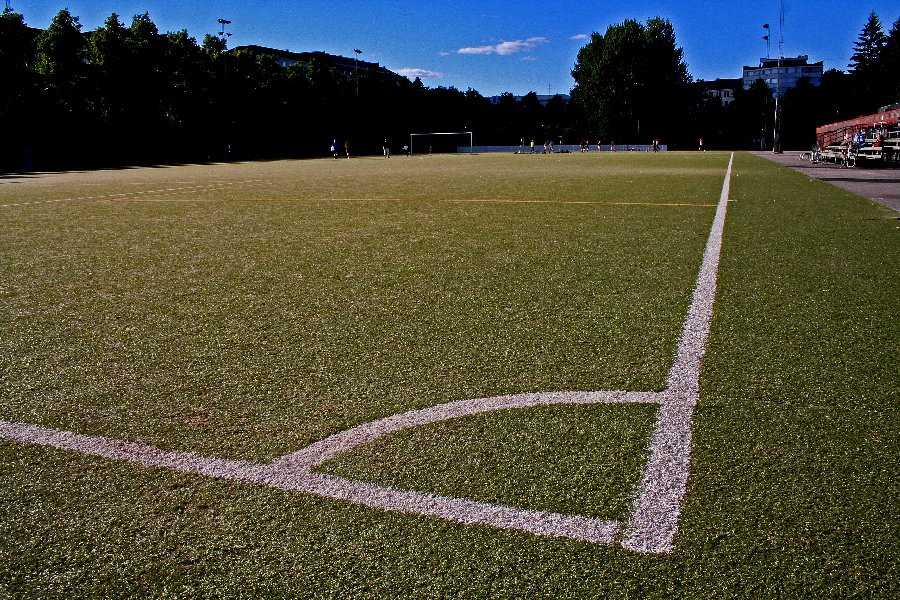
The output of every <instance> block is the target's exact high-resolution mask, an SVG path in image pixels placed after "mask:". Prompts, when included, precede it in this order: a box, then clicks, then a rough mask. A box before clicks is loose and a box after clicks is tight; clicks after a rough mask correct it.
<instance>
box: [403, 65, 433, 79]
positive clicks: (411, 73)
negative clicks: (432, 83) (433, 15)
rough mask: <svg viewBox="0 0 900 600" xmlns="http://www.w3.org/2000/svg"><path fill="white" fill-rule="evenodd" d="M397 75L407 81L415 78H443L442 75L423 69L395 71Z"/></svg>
mask: <svg viewBox="0 0 900 600" xmlns="http://www.w3.org/2000/svg"><path fill="white" fill-rule="evenodd" d="M397 74H398V75H403V76H404V77H408V78H409V79H415V78H416V77H418V78H419V79H440V78H441V77H443V76H444V74H443V73H439V72H438V71H427V70H425V69H416V68H406V69H397Z"/></svg>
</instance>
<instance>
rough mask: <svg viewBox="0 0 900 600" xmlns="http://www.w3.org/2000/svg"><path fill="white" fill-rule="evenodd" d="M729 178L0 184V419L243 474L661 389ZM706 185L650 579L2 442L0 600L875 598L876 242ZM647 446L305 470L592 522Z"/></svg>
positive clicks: (531, 423)
mask: <svg viewBox="0 0 900 600" xmlns="http://www.w3.org/2000/svg"><path fill="white" fill-rule="evenodd" d="M727 160H728V156H727V155H725V154H716V153H706V154H705V155H702V156H701V155H695V154H676V153H671V154H663V155H661V156H654V155H645V154H636V153H620V154H618V155H611V154H604V155H602V156H601V155H598V154H593V155H589V156H582V155H569V156H536V157H531V156H478V157H431V158H424V159H421V160H420V159H419V158H410V159H405V158H401V157H397V158H392V159H390V161H385V160H376V159H369V160H358V161H357V160H351V161H346V160H344V161H330V160H324V161H305V162H273V163H254V164H246V165H242V164H238V165H219V166H196V167H192V166H188V167H178V168H165V169H135V170H125V171H110V172H102V173H84V174H60V175H54V176H40V177H36V178H34V179H30V180H28V181H25V182H23V183H12V182H10V181H4V182H3V183H0V205H6V204H12V203H24V202H26V201H27V202H31V203H32V204H29V205H27V206H18V207H4V208H0V274H2V276H0V418H2V419H6V420H12V421H21V422H29V423H38V424H43V425H48V426H52V427H59V428H64V429H72V430H76V431H79V432H82V433H90V434H100V435H107V436H111V437H121V438H126V439H130V440H135V441H141V442H145V443H150V444H153V445H157V446H161V447H166V448H175V449H185V450H196V451H199V452H202V453H204V454H213V455H220V456H228V457H234V458H241V459H246V460H254V461H265V460H270V459H272V458H273V457H276V456H279V455H281V454H284V453H286V452H290V451H293V450H297V449H299V448H301V447H303V446H304V445H306V444H307V443H309V442H311V441H314V440H316V439H319V438H321V437H323V436H325V435H329V434H331V433H334V432H337V431H340V430H342V429H344V428H346V427H349V426H353V425H358V424H360V423H364V422H367V421H369V420H371V419H374V418H378V417H382V416H386V415H390V414H394V413H396V412H398V411H401V410H408V409H411V408H419V407H423V406H429V405H433V404H437V403H440V402H446V401H452V400H459V399H465V398H476V397H481V396H488V395H493V394H500V393H515V392H521V391H540V390H567V389H636V390H640V389H646V390H652V389H660V388H661V387H662V386H663V381H664V376H665V373H666V371H667V369H668V368H669V366H670V364H671V360H672V352H673V351H674V348H675V345H676V343H677V338H678V334H679V331H680V328H681V323H682V321H683V319H684V316H685V312H686V309H687V306H688V303H689V301H690V294H691V290H692V288H693V285H694V279H695V278H696V274H697V270H698V268H699V264H700V257H701V254H702V250H703V245H704V243H705V241H706V236H707V234H708V231H709V226H710V223H711V220H712V215H713V210H714V209H713V208H712V207H711V206H710V205H712V204H714V203H715V202H716V200H717V199H718V195H719V192H720V190H721V185H722V178H723V176H724V170H725V165H726V164H727ZM190 186H195V187H194V188H191V189H188V188H190ZM731 189H732V199H733V202H732V203H731V204H730V206H729V214H728V218H727V221H726V227H725V237H724V245H723V254H722V262H721V264H720V275H719V276H720V279H719V292H718V296H717V299H716V304H715V312H714V318H713V324H712V331H711V334H710V342H709V350H708V353H707V356H706V359H705V362H704V369H703V373H702V378H701V385H702V393H701V399H700V404H699V405H698V412H697V417H696V421H695V426H694V452H693V456H692V463H691V474H690V479H689V481H688V493H687V496H686V501H685V502H686V503H685V507H684V512H683V515H682V519H681V521H680V524H679V533H678V535H677V536H676V538H675V553H674V554H673V555H671V556H664V557H658V556H640V555H636V554H633V553H631V552H628V551H625V550H622V549H621V548H617V547H614V548H608V547H604V546H596V545H590V544H584V543H579V542H572V541H567V540H553V539H543V538H537V537H533V536H529V535H525V534H519V533H514V532H508V531H501V530H496V529H493V528H488V527H480V526H463V525H458V524H452V523H447V522H443V521H440V520H435V519H426V518H421V517H413V516H406V515H399V514H391V513H384V512H380V511H376V510H372V509H367V508H362V507H359V506H354V505H350V504H345V503H341V502H336V501H332V500H324V499H319V498H315V497H312V496H307V495H302V494H292V493H285V492H279V491H275V490H271V489H264V488H255V487H251V486H246V485H242V484H237V483H233V482H222V481H216V480H210V479H203V478H199V477H193V476H186V475H179V474H175V473H171V472H168V471H163V470H157V469H147V468H141V467H137V466H135V465H131V464H125V463H115V462H111V461H106V460H101V459H95V458H87V457H83V456H79V455H75V454H71V453H64V452H59V451H54V450H49V449H46V448H41V447H30V446H24V445H19V444H11V443H6V442H3V443H0V507H2V508H0V596H3V595H10V596H13V597H22V596H25V597H33V596H43V597H47V596H61V595H72V596H77V597H112V596H135V595H142V596H166V595H175V596H223V595H225V596H272V595H295V596H300V597H317V596H318V597H485V596H491V597H523V596H525V597H598V596H602V595H604V594H606V595H611V596H613V597H655V598H670V597H703V598H706V597H835V598H843V597H851V596H861V597H879V598H881V597H894V596H896V595H897V594H898V592H900V589H898V584H897V580H896V577H895V573H896V572H897V569H898V567H900V554H898V552H897V550H896V540H897V539H900V531H898V524H897V520H896V518H895V515H896V514H897V513H898V511H900V506H898V500H897V498H898V497H900V489H898V486H900V483H898V481H900V479H898V478H897V477H896V472H897V470H898V466H900V465H898V459H897V454H896V448H897V447H898V446H900V438H898V435H900V434H898V432H900V422H898V417H897V416H896V415H897V407H898V403H900V397H898V389H900V376H898V372H897V369H896V366H895V365H896V360H895V358H896V356H897V351H898V349H900V295H898V294H897V281H900V229H898V228H897V224H898V221H897V220H896V215H895V214H894V213H890V212H889V211H887V210H885V209H882V208H880V207H877V206H875V205H873V204H871V203H869V202H867V201H864V200H862V199H860V198H858V197H855V196H852V195H850V194H848V193H845V192H842V191H839V190H836V189H835V188H832V187H830V186H828V185H826V184H824V183H821V182H815V181H810V180H808V179H807V178H806V177H804V176H802V175H798V174H795V173H792V172H789V171H786V170H782V169H779V168H777V167H776V166H774V165H772V164H769V163H767V162H764V161H762V160H760V159H757V158H753V157H750V156H746V155H738V156H737V157H736V162H735V170H734V179H733V181H732V188H731ZM167 190H168V191H167ZM141 191H143V192H145V193H143V194H137V193H136V192H141ZM125 193H127V194H128V195H126V196H118V197H112V198H99V196H106V195H109V194H125ZM67 198H90V199H82V200H72V199H69V200H67ZM50 200H62V201H60V202H48V201H50ZM458 200H466V202H458ZM498 200H503V202H498ZM534 200H538V201H540V203H532V202H531V201H534ZM521 201H525V202H521ZM584 202H586V203H584ZM634 202H637V204H632V203H634ZM645 203H649V204H655V206H652V205H651V206H647V205H645ZM666 204H682V205H683V206H666ZM698 204H699V205H706V206H696V205H698ZM688 205H690V206H688ZM653 416H654V415H653V411H652V409H650V408H647V407H643V408H642V407H600V406H595V407H547V408H542V409H529V410H522V411H512V412H509V413H495V414H488V415H482V416H479V417H473V418H464V419H457V420H454V421H449V422H446V423H442V424H439V425H434V426H427V427H422V428H419V429H416V430H411V431H408V432H403V433H400V434H396V435H393V436H389V437H388V438H385V439H382V440H379V441H378V442H377V443H375V444H371V445H369V446H363V447H360V448H359V449H357V450H356V451H354V452H352V453H350V454H347V455H344V456H342V457H341V458H340V459H339V460H338V461H336V462H335V463H332V464H329V465H326V468H327V469H332V470H335V471H336V472H340V473H342V474H346V475H351V476H354V477H359V478H362V479H365V480H369V481H375V482H377V483H381V484H389V485H397V486H400V487H404V488H407V489H415V490H420V491H428V492H433V493H440V494H451V495H460V496H465V497H470V498H473V499H480V500H483V501H490V502H500V503H504V504H509V505H514V506H521V507H525V508H537V509H544V510H554V511H560V512H571V513H574V514H585V515H594V516H601V517H609V518H621V517H622V513H623V512H626V511H627V501H628V498H629V497H630V495H629V494H630V492H631V486H632V485H633V482H634V481H635V478H636V477H637V475H638V471H639V468H640V465H641V463H642V461H643V460H644V458H645V452H646V443H647V439H648V435H649V428H650V427H651V426H652V421H653Z"/></svg>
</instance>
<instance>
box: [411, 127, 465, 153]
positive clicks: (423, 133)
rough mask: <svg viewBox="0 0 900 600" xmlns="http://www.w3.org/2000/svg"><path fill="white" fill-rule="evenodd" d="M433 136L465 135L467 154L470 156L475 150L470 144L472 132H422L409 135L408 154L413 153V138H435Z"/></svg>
mask: <svg viewBox="0 0 900 600" xmlns="http://www.w3.org/2000/svg"><path fill="white" fill-rule="evenodd" d="M435 135H437V136H447V135H463V136H466V135H467V136H469V146H468V148H469V154H472V153H473V151H474V148H475V147H474V145H473V143H472V141H473V138H472V132H471V131H432V132H422V133H411V134H409V153H410V154H412V153H413V148H414V147H415V144H414V143H413V142H414V140H415V138H417V137H419V138H421V137H424V136H435Z"/></svg>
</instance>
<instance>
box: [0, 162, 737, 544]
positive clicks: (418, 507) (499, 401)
mask: <svg viewBox="0 0 900 600" xmlns="http://www.w3.org/2000/svg"><path fill="white" fill-rule="evenodd" d="M733 161H734V155H732V157H731V159H730V160H729V163H728V169H727V171H726V174H725V182H724V184H723V187H722V194H721V197H720V199H719V204H718V208H717V210H716V216H715V219H714V221H713V225H712V229H711V232H710V236H709V239H708V241H707V244H706V250H705V252H704V256H703V263H702V265H701V268H700V274H699V276H698V278H697V286H696V287H695V289H694V295H693V300H692V302H691V306H690V309H689V310H688V314H687V317H686V318H685V323H684V328H683V331H682V335H681V339H680V342H679V346H678V349H677V351H676V356H675V362H674V364H673V365H672V368H671V370H670V371H669V375H668V377H667V379H666V383H667V387H666V389H665V390H664V391H662V392H632V391H616V390H609V391H597V392H539V393H532V394H517V395H511V396H495V397H490V398H478V399H474V400H461V401H457V402H450V403H447V404H440V405H437V406H431V407H427V408H423V409H420V410H413V411H408V412H404V413H400V414H396V415H392V416H389V417H385V418H383V419H378V420H376V421H371V422H369V423H365V424H362V425H359V426H357V427H353V428H351V429H348V430H345V431H342V432H340V433H336V434H334V435H332V436H330V437H327V438H325V439H323V440H320V441H318V442H315V443H313V444H311V445H309V446H307V447H306V448H303V449H302V450H299V451H297V452H293V453H291V454H287V455H285V456H282V457H280V458H278V459H276V460H274V461H273V462H272V463H270V464H267V465H264V464H255V463H247V462H242V461H233V460H225V459H220V458H215V457H206V456H201V455H199V454H194V453H190V452H178V451H163V450H160V449H158V448H154V447H151V446H144V445H140V444H134V443H131V442H126V441H122V440H114V439H108V438H103V437H94V436H86V435H81V434H76V433H72V432H67V431H58V430H54V429H50V428H47V427H41V426H37V425H27V424H22V423H11V422H7V421H0V438H3V439H6V440H10V441H16V442H22V443H29V444H38V445H42V446H50V447H54V448H59V449H63V450H70V451H74V452H80V453H82V454H87V455H92V456H99V457H103V458H109V459H114V460H125V461H129V462H133V463H137V464H141V465H146V466H152V467H162V468H168V469H173V470H176V471H180V472H184V473H192V474H197V475H204V476H208V477H216V478H221V479H230V480H237V481H243V482H246V483H252V484H257V485H264V486H270V487H275V488H278V489H283V490H293V491H298V492H304V493H309V494H315V495H318V496H324V497H327V498H333V499H337V500H344V501H348V502H353V503H356V504H362V505H365V506H369V507H373V508H378V509H381V510H389V511H397V512H403V513H410V514H417V515H422V516H428V517H437V518H442V519H446V520H449V521H453V522H457V523H466V524H468V523H477V524H482V525H489V526H494V527H501V528H506V529H513V530H517V531H523V532H527V533H531V534H534V535H541V536H552V537H563V538H570V539H575V540H581V541H586V542H592V543H602V544H614V543H616V541H617V540H620V541H621V544H622V546H624V547H625V548H628V549H630V550H634V551H637V552H642V553H668V552H671V551H672V550H673V548H674V544H673V540H674V536H675V533H676V531H677V528H678V520H679V517H680V515H681V506H682V502H683V499H684V495H685V492H686V489H687V477H688V467H689V462H690V451H691V425H692V421H693V414H694V407H695V406H696V403H697V400H698V398H699V388H700V364H701V360H702V358H703V355H704V353H705V348H706V340H707V337H708V335H709V328H710V323H711V317H712V306H713V301H714V299H715V292H716V277H717V274H718V264H719V254H720V250H721V245H722V232H723V229H724V224H725V213H726V210H727V203H728V192H729V188H730V181H731V168H732V163H733ZM625 403H645V404H659V405H660V408H659V413H658V416H657V422H656V426H655V430H654V433H653V437H652V440H651V444H650V459H649V461H648V463H647V466H646V468H645V470H644V473H643V475H642V478H641V483H640V484H639V486H638V489H637V491H636V493H635V501H634V505H633V510H632V513H631V516H630V519H629V521H628V522H627V523H626V524H625V526H624V528H623V524H622V523H620V522H618V521H612V520H606V519H595V518H590V517H583V516H579V515H566V514H558V513H548V512H542V511H531V510H522V509H517V508H513V507H509V506H500V505H495V504H487V503H482V502H476V501H472V500H465V499H460V498H450V497H445V496H437V495H433V494H425V493H421V492H412V491H403V490H397V489H393V488H389V487H384V486H379V485H375V484H370V483H363V482H360V481H354V480H350V479H346V478H342V477H334V476H329V475H322V474H318V473H314V472H313V469H314V468H316V467H318V466H320V465H322V464H323V463H325V462H327V461H328V460H330V459H332V458H334V457H336V456H338V455H340V454H342V453H343V452H346V451H348V450H350V449H352V448H354V447H356V446H358V445H360V444H364V443H367V442H371V441H374V440H377V439H379V438H381V437H384V436H386V435H389V434H391V433H395V432H397V431H401V430H404V429H409V428H412V427H419V426H422V425H426V424H429V423H437V422H440V421H444V420H447V419H455V418H459V417H464V416H470V415H476V414H481V413H486V412H490V411H495V410H512V409H523V408H531V407H536V406H546V405H555V404H625ZM620 535H622V536H623V537H621V538H620Z"/></svg>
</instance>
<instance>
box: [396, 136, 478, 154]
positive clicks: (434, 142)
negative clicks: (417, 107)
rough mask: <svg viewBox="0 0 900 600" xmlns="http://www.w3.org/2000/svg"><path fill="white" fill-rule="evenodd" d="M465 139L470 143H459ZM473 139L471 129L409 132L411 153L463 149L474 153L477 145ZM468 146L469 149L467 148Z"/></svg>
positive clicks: (447, 151) (453, 151) (446, 151)
mask: <svg viewBox="0 0 900 600" xmlns="http://www.w3.org/2000/svg"><path fill="white" fill-rule="evenodd" d="M464 141H468V145H464V144H459V143H458V142H464ZM472 141H473V137H472V132H471V131H437V132H431V133H411V134H409V153H410V154H415V153H416V152H418V153H419V154H425V153H431V152H439V153H456V152H460V151H463V152H468V154H473V153H474V151H475V146H474V144H473V142H472ZM466 148H467V149H468V150H465V149H466Z"/></svg>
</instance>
